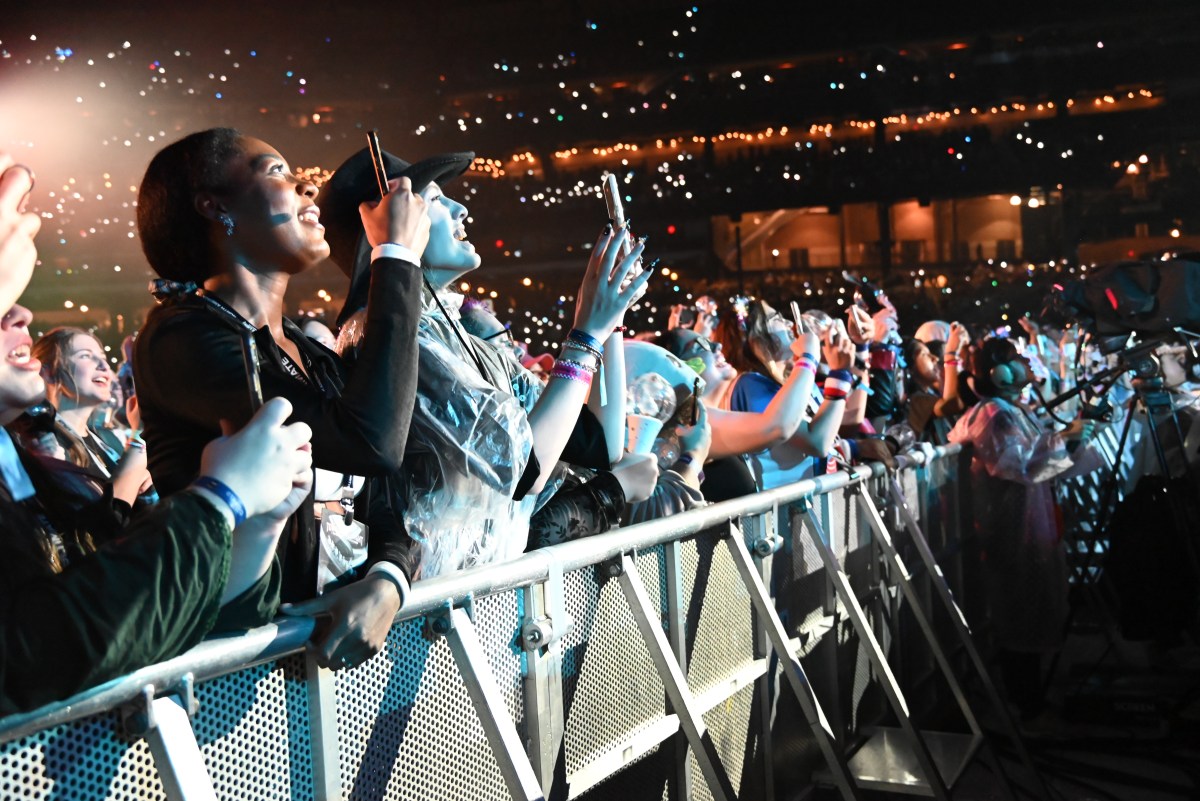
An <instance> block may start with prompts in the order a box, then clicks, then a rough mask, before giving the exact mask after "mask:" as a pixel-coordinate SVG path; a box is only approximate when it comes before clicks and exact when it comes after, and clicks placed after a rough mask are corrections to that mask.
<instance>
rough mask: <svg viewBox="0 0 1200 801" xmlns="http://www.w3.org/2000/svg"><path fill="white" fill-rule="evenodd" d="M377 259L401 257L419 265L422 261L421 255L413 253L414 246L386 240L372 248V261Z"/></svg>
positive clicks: (400, 258) (401, 259)
mask: <svg viewBox="0 0 1200 801" xmlns="http://www.w3.org/2000/svg"><path fill="white" fill-rule="evenodd" d="M376 259H399V260H400V261H406V262H408V263H409V264H417V265H419V264H420V263H421V259H420V257H419V256H417V254H416V253H413V251H412V248H410V247H409V246H408V245H401V244H400V243H399V242H384V243H383V244H382V245H376V246H375V247H373V248H371V261H375V260H376Z"/></svg>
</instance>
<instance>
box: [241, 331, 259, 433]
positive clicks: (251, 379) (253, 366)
mask: <svg viewBox="0 0 1200 801" xmlns="http://www.w3.org/2000/svg"><path fill="white" fill-rule="evenodd" d="M242 361H243V362H244V364H245V367H246V387H247V389H248V390H249V391H250V413H251V414H254V413H255V412H257V411H258V410H259V409H261V408H262V405H263V391H262V380H261V379H260V378H259V375H258V343H257V342H255V341H254V333H253V332H251V331H243V332H242Z"/></svg>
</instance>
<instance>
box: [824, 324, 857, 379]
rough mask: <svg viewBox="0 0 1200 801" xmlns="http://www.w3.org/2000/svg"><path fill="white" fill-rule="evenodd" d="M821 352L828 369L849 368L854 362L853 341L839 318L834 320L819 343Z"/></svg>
mask: <svg viewBox="0 0 1200 801" xmlns="http://www.w3.org/2000/svg"><path fill="white" fill-rule="evenodd" d="M821 353H822V355H823V356H824V357H825V363H826V364H827V365H829V369H830V370H849V369H850V365H852V364H854V343H853V342H852V341H851V340H850V335H849V334H848V333H847V332H846V326H845V324H844V323H843V322H842V321H841V320H835V321H834V323H833V325H831V326H830V327H829V331H828V333H826V335H825V341H824V342H823V343H821Z"/></svg>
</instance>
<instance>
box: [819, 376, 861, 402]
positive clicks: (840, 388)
mask: <svg viewBox="0 0 1200 801" xmlns="http://www.w3.org/2000/svg"><path fill="white" fill-rule="evenodd" d="M850 378H851V376H850V371H849V370H831V371H830V372H829V375H827V376H826V377H825V386H824V388H823V393H824V395H825V400H845V399H846V396H847V395H849V394H850V391H851V390H852V389H853V388H854V385H853V384H852V383H851V382H850Z"/></svg>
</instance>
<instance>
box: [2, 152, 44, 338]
mask: <svg viewBox="0 0 1200 801" xmlns="http://www.w3.org/2000/svg"><path fill="white" fill-rule="evenodd" d="M32 190H33V173H32V172H31V171H30V170H29V168H28V167H24V166H22V165H20V164H14V163H13V160H12V157H10V156H9V155H8V154H7V153H0V314H3V313H4V312H6V311H8V310H9V309H11V308H12V307H13V304H15V303H16V302H17V299H18V298H19V297H21V293H22V292H24V291H25V287H26V285H27V284H28V283H29V279H30V277H31V276H32V275H33V267H34V265H35V264H36V263H37V249H36V248H35V247H34V244H33V238H34V236H36V235H37V232H38V229H39V228H41V225H42V221H41V219H40V218H39V217H38V216H37V215H36V214H34V213H32V212H27V211H25V205H26V203H27V201H28V199H29V193H30V192H31V191H32Z"/></svg>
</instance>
